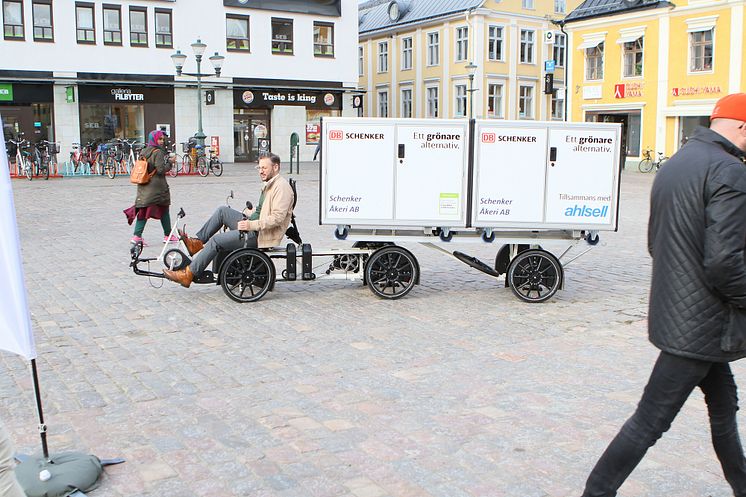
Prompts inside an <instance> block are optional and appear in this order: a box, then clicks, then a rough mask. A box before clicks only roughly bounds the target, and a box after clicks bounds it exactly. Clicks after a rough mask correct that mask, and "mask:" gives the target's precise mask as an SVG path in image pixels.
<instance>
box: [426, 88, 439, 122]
mask: <svg viewBox="0 0 746 497" xmlns="http://www.w3.org/2000/svg"><path fill="white" fill-rule="evenodd" d="M427 117H438V87H437V86H430V87H428V88H427Z"/></svg>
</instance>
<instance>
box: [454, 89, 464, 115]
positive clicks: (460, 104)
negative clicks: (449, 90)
mask: <svg viewBox="0 0 746 497" xmlns="http://www.w3.org/2000/svg"><path fill="white" fill-rule="evenodd" d="M455 116H456V117H465V116H466V85H456V113H455Z"/></svg>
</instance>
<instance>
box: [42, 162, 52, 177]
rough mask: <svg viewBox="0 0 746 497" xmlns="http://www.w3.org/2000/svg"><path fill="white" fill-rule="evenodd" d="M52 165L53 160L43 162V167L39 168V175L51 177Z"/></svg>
mask: <svg viewBox="0 0 746 497" xmlns="http://www.w3.org/2000/svg"><path fill="white" fill-rule="evenodd" d="M50 166H51V162H43V163H42V165H41V167H40V168H39V176H41V177H43V178H44V179H45V180H47V179H49V168H50Z"/></svg>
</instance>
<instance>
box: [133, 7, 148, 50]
mask: <svg viewBox="0 0 746 497" xmlns="http://www.w3.org/2000/svg"><path fill="white" fill-rule="evenodd" d="M130 45H132V46H133V47H147V46H148V11H147V10H146V9H145V8H144V7H130Z"/></svg>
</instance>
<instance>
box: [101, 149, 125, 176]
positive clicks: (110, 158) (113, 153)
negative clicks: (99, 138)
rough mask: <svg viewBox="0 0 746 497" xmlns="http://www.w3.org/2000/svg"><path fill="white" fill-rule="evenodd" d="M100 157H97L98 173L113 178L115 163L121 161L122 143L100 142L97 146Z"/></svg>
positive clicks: (115, 172) (115, 168) (115, 169)
mask: <svg viewBox="0 0 746 497" xmlns="http://www.w3.org/2000/svg"><path fill="white" fill-rule="evenodd" d="M99 150H100V152H101V157H100V159H99V174H101V175H102V176H103V175H104V174H106V175H107V176H108V177H109V178H111V179H114V177H115V176H116V175H117V165H118V164H119V163H120V162H121V161H122V145H121V143H119V142H117V141H113V142H109V143H102V144H101V145H100V146H99Z"/></svg>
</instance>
